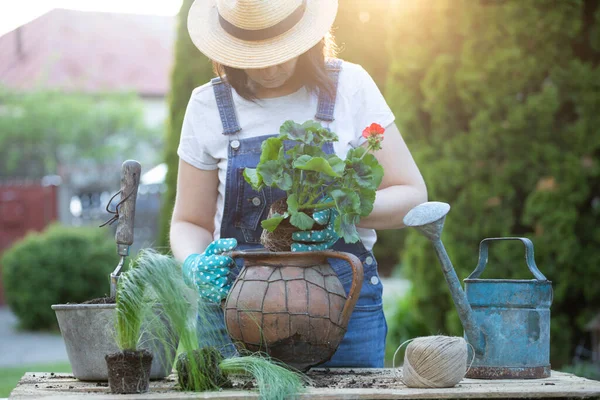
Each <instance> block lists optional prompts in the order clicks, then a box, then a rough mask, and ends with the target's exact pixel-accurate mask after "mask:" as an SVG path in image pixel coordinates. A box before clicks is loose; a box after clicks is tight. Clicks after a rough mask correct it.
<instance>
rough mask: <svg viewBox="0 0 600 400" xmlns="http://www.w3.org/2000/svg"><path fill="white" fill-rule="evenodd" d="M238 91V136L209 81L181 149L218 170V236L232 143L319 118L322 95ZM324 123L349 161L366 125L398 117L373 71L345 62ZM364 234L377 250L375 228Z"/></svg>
mask: <svg viewBox="0 0 600 400" xmlns="http://www.w3.org/2000/svg"><path fill="white" fill-rule="evenodd" d="M232 92H233V93H232V95H233V102H234V104H235V108H236V114H237V117H238V123H239V125H240V127H241V128H242V130H241V131H240V132H238V133H236V134H233V135H228V136H226V135H223V134H222V132H223V125H222V123H221V119H220V117H219V110H218V108H217V102H216V100H215V95H214V92H213V88H212V85H211V84H210V82H209V83H207V84H205V85H202V86H200V87H198V88H196V89H194V91H193V92H192V96H191V98H190V101H189V103H188V106H187V109H186V113H185V117H184V120H183V127H182V130H181V140H180V143H179V148H178V149H177V154H178V155H179V157H180V158H181V159H182V160H183V161H185V162H187V163H188V164H191V165H193V166H194V167H196V168H199V169H203V170H214V169H218V175H219V186H218V197H217V212H216V214H215V231H214V237H215V239H218V238H219V237H220V231H221V220H222V217H223V208H224V199H225V178H226V176H227V148H228V145H229V141H230V140H234V139H246V138H250V137H255V136H263V135H269V134H278V133H279V127H280V126H281V125H282V124H283V123H284V122H285V121H287V120H293V121H295V122H298V123H303V122H305V121H307V120H314V119H315V114H316V112H317V103H318V96H317V95H316V94H311V93H310V92H308V90H307V89H306V88H304V87H303V88H301V89H300V90H298V91H297V92H295V93H292V94H289V95H286V96H282V97H277V98H268V99H261V100H258V101H257V103H253V102H251V101H248V100H245V99H244V98H242V97H240V96H239V95H238V94H237V93H236V91H235V90H233V89H232ZM320 122H321V124H322V125H323V126H327V127H329V128H330V130H332V131H333V132H335V133H336V134H337V135H338V137H339V141H338V142H334V151H335V153H336V154H337V155H338V156H339V157H340V158H342V159H345V158H346V153H347V152H348V150H349V149H350V148H352V147H356V146H359V145H361V144H362V143H363V140H364V139H363V138H362V136H361V135H362V131H363V129H364V128H366V127H367V126H369V125H370V124H371V123H373V122H376V123H378V124H380V125H381V126H383V127H388V126H389V125H390V124H392V123H393V122H394V115H393V113H392V111H391V110H390V108H389V106H388V105H387V103H386V102H385V99H384V98H383V96H382V94H381V92H380V91H379V89H378V87H377V85H376V84H375V82H374V81H373V79H372V78H371V76H369V74H368V73H367V71H365V70H364V69H363V68H362V67H361V66H360V65H357V64H353V63H350V62H347V61H344V62H343V63H342V68H341V71H340V75H339V83H338V92H337V99H336V103H335V110H334V121H332V122H330V123H328V122H324V121H320ZM358 232H359V234H360V237H361V240H362V242H363V244H364V245H365V247H366V248H367V249H368V250H371V249H372V248H373V245H374V244H375V241H376V240H377V235H376V234H375V231H374V230H373V229H364V228H358Z"/></svg>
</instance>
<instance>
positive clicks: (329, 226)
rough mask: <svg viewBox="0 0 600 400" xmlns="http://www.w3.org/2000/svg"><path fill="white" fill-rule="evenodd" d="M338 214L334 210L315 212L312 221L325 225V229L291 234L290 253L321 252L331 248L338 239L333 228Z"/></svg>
mask: <svg viewBox="0 0 600 400" xmlns="http://www.w3.org/2000/svg"><path fill="white" fill-rule="evenodd" d="M337 215H338V212H337V211H336V210H335V209H334V208H327V209H325V210H321V211H317V212H316V213H314V214H313V219H314V220H315V222H316V223H317V224H319V225H325V229H321V230H312V231H302V232H294V233H292V239H293V240H294V242H296V243H292V246H291V248H292V251H321V250H327V249H330V248H331V247H333V245H334V244H335V242H337V241H338V239H339V238H340V237H339V236H338V235H337V233H335V230H334V228H333V223H334V222H335V218H336V217H337Z"/></svg>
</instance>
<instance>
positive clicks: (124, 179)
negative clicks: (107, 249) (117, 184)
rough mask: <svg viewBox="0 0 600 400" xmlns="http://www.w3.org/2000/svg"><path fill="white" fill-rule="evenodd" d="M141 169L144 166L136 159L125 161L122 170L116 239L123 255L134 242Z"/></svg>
mask: <svg viewBox="0 0 600 400" xmlns="http://www.w3.org/2000/svg"><path fill="white" fill-rule="evenodd" d="M141 171H142V166H141V165H140V163H139V162H137V161H135V160H127V161H125V162H124V163H123V167H122V170H121V201H120V203H121V205H120V206H119V210H118V211H119V221H118V223H117V233H116V234H115V240H116V242H117V245H118V246H117V247H118V249H119V254H120V255H122V256H126V255H127V254H121V253H123V252H124V251H125V249H124V248H123V247H124V246H127V247H128V246H131V245H132V244H133V226H134V218H135V202H136V199H137V192H138V186H139V184H140V175H141ZM119 245H122V246H119ZM122 248H123V249H122ZM126 250H127V253H128V252H129V249H128V248H127V249H126Z"/></svg>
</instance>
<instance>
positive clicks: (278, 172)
mask: <svg viewBox="0 0 600 400" xmlns="http://www.w3.org/2000/svg"><path fill="white" fill-rule="evenodd" d="M256 170H257V172H258V173H259V174H260V175H261V176H262V179H263V181H264V183H265V185H267V186H269V187H278V188H279V189H281V190H290V189H291V188H292V177H291V175H290V174H289V173H288V172H287V171H286V169H285V168H283V166H282V164H281V163H280V162H279V161H267V162H264V163H259V164H258V166H257V167H256Z"/></svg>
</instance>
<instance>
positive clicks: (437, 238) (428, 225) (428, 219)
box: [404, 201, 485, 354]
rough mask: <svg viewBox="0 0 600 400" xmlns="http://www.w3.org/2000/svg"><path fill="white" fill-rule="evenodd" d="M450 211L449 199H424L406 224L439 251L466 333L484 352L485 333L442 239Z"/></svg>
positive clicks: (477, 350)
mask: <svg viewBox="0 0 600 400" xmlns="http://www.w3.org/2000/svg"><path fill="white" fill-rule="evenodd" d="M449 211H450V205H449V204H447V203H441V202H437V201H431V202H427V203H423V204H420V205H418V206H416V207H415V208H413V209H412V210H410V212H409V213H408V214H406V216H405V217H404V225H406V226H410V227H413V228H415V229H417V230H418V231H419V232H420V233H421V234H423V235H424V236H425V237H426V238H427V239H429V240H430V241H431V242H432V243H433V247H434V248H435V252H436V254H437V256H438V259H439V260H440V263H441V265H442V270H443V272H444V277H445V278H446V282H447V283H448V286H449V288H450V293H451V294H452V300H453V301H454V305H455V306H456V309H457V311H458V315H459V317H460V321H461V322H462V325H463V328H464V330H465V335H466V336H467V339H468V341H469V343H470V344H471V345H472V346H473V349H474V350H475V353H477V354H483V353H484V352H485V336H484V334H483V332H482V330H481V328H480V327H479V326H478V324H477V322H476V321H475V316H474V314H473V310H472V309H471V305H470V304H469V302H468V300H467V295H466V294H465V292H464V291H463V289H462V286H461V284H460V281H459V279H458V276H457V275H456V271H454V267H453V266H452V262H451V261H450V258H449V257H448V253H447V252H446V249H445V248H444V244H443V243H442V241H441V236H442V230H443V228H444V221H445V220H446V214H448V212H449Z"/></svg>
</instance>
